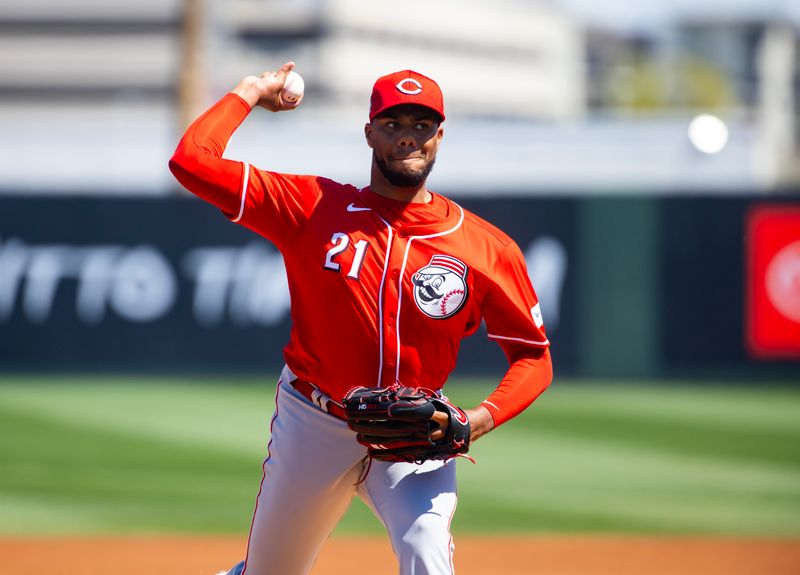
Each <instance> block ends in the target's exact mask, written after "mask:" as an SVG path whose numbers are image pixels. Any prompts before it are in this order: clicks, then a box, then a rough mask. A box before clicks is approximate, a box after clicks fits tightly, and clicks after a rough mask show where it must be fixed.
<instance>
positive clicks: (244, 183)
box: [233, 162, 250, 222]
mask: <svg viewBox="0 0 800 575" xmlns="http://www.w3.org/2000/svg"><path fill="white" fill-rule="evenodd" d="M242 164H244V176H243V177H242V203H241V205H240V206H239V215H238V216H236V217H235V218H234V219H233V221H234V222H238V221H239V220H241V219H242V216H243V215H244V199H245V198H246V197H247V183H248V182H249V181H250V164H248V163H247V162H242Z"/></svg>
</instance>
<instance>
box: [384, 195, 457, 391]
mask: <svg viewBox="0 0 800 575" xmlns="http://www.w3.org/2000/svg"><path fill="white" fill-rule="evenodd" d="M453 205H454V206H455V207H457V208H458V209H459V211H460V212H461V217H460V218H458V223H457V224H456V225H455V226H453V227H452V228H450V229H449V230H446V231H443V232H439V233H436V234H430V235H427V236H410V237H409V238H408V243H407V244H406V251H405V254H403V265H402V267H401V268H400V277H399V278H398V280H397V282H398V283H397V318H396V320H395V321H396V323H395V331H396V332H397V366H396V369H395V375H394V380H395V381H399V380H400V308H401V307H402V305H403V276H404V275H405V272H406V263H408V252H409V250H410V249H411V242H413V241H414V240H428V239H430V238H438V237H440V236H446V235H447V234H451V233H453V232H454V231H456V230H457V229H458V228H460V227H461V224H462V223H463V222H464V209H463V208H462V207H461V206H459V205H458V204H456V203H455V202H453ZM381 358H383V355H382V354H381Z"/></svg>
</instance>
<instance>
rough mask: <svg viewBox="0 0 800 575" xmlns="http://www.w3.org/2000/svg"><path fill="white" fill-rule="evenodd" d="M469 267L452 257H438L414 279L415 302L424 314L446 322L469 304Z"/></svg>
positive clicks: (412, 280)
mask: <svg viewBox="0 0 800 575" xmlns="http://www.w3.org/2000/svg"><path fill="white" fill-rule="evenodd" d="M467 271H468V268H467V265H466V264H465V263H464V262H462V261H461V260H457V259H456V258H454V257H452V256H445V255H438V254H437V255H435V256H433V257H432V258H431V261H430V262H428V265H426V266H425V267H423V268H420V269H419V270H417V272H416V273H415V274H414V275H413V276H411V283H413V284H414V301H415V302H417V307H418V308H419V309H420V311H421V312H422V313H424V314H425V315H427V316H428V317H431V318H433V319H444V318H447V317H450V316H452V315H453V314H455V313H456V312H457V311H458V310H460V309H461V308H462V307H463V305H464V302H465V301H467Z"/></svg>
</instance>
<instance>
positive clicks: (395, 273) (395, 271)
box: [392, 270, 400, 280]
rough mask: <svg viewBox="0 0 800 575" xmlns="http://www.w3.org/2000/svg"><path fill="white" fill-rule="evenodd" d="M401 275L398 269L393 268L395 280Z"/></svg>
mask: <svg viewBox="0 0 800 575" xmlns="http://www.w3.org/2000/svg"><path fill="white" fill-rule="evenodd" d="M399 275H400V272H398V271H397V270H392V279H393V280H396V279H397V276H399Z"/></svg>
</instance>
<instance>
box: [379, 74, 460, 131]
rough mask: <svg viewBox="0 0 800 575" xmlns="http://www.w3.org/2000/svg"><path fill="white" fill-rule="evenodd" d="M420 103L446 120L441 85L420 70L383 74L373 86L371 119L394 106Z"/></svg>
mask: <svg viewBox="0 0 800 575" xmlns="http://www.w3.org/2000/svg"><path fill="white" fill-rule="evenodd" d="M400 104H418V105H420V106H425V107H426V108H430V109H431V110H433V111H434V112H436V113H437V114H439V116H441V118H442V122H444V97H443V96H442V90H441V89H440V88H439V85H438V84H437V83H436V82H434V81H433V80H431V79H430V78H428V77H427V76H423V75H422V74H420V73H418V72H414V71H413V70H402V71H401V72H395V73H393V74H388V75H387V76H381V77H380V78H378V79H377V80H376V81H375V85H374V86H373V87H372V97H371V98H370V101H369V119H370V121H372V119H373V118H374V117H375V116H377V115H378V114H380V113H381V112H383V111H384V110H388V109H389V108H391V107H393V106H399V105H400Z"/></svg>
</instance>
